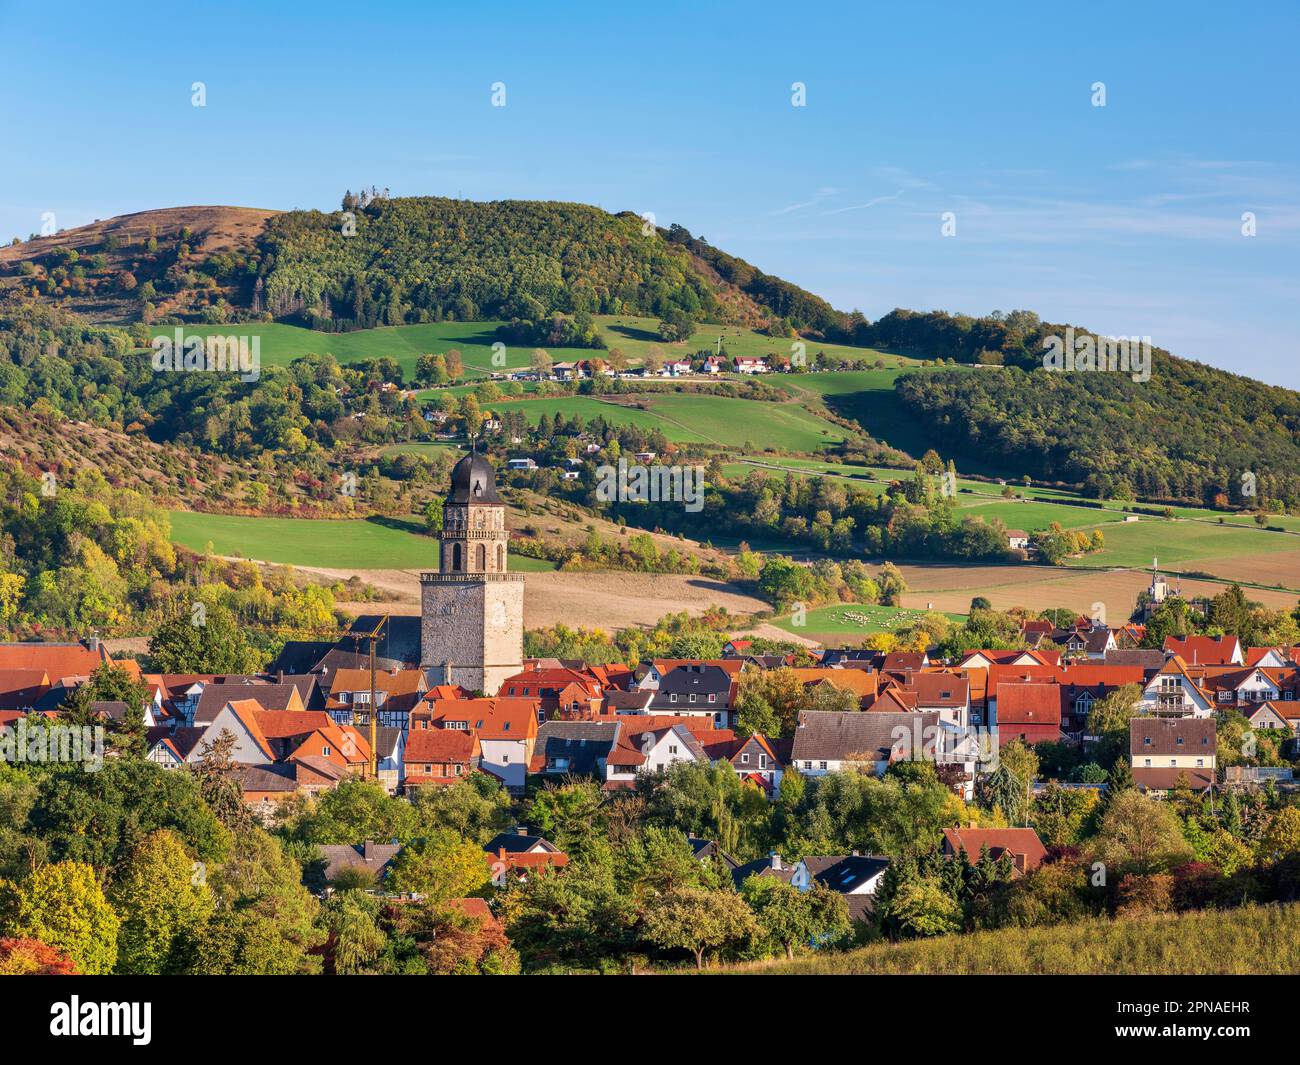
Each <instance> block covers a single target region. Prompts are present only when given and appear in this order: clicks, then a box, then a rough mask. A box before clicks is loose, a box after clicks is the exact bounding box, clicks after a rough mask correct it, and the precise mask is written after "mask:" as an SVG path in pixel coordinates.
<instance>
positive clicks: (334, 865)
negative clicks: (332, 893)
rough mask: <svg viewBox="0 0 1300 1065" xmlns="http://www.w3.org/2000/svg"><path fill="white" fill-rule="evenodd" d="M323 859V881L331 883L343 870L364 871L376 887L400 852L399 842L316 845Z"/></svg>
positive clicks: (369, 841) (368, 841) (381, 881)
mask: <svg viewBox="0 0 1300 1065" xmlns="http://www.w3.org/2000/svg"><path fill="white" fill-rule="evenodd" d="M317 850H319V851H320V853H321V857H322V858H324V859H325V868H324V871H323V875H324V879H325V882H326V883H327V884H328V883H333V882H334V881H335V880H336V879H337V878H338V876H339V874H341V873H342V872H344V871H345V870H348V871H350V870H353V869H357V870H361V871H363V872H365V873H366V874H367V875H368V876H369V877H370V878H371V881H372V882H373V883H374V885H375V886H376V887H378V886H379V885H380V884H382V883H383V882H384V878H385V877H387V876H388V871H389V869H391V868H392V866H393V861H394V859H395V858H396V857H397V856H398V855H399V854H400V853H401V852H402V845H401V844H400V843H375V842H373V841H372V840H366V841H365V842H364V843H344V844H341V845H334V844H324V845H321V846H318V847H317Z"/></svg>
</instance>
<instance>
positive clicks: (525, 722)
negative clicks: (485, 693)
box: [416, 697, 541, 740]
mask: <svg viewBox="0 0 1300 1065" xmlns="http://www.w3.org/2000/svg"><path fill="white" fill-rule="evenodd" d="M540 705H541V700H539V699H512V698H509V697H506V698H500V697H497V698H489V699H438V700H435V701H434V702H433V704H432V705H431V706H430V707H429V709H428V710H423V711H420V712H419V713H418V714H417V715H416V716H417V718H425V717H427V718H428V720H430V721H436V722H445V721H464V722H466V723H467V724H468V726H469V730H470V731H471V732H474V733H475V734H476V735H477V736H478V738H479V739H480V740H526V739H529V738H530V737H533V736H536V735H537V710H538V707H539V706H540ZM416 731H417V732H418V731H420V730H419V729H417V730H416Z"/></svg>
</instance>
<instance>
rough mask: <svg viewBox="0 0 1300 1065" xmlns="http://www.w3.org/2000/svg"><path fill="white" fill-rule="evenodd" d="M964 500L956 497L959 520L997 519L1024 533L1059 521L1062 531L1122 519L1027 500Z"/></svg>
mask: <svg viewBox="0 0 1300 1065" xmlns="http://www.w3.org/2000/svg"><path fill="white" fill-rule="evenodd" d="M967 500H970V497H969V496H958V497H957V513H958V514H959V515H960V516H961V517H963V518H983V519H984V520H985V521H993V520H994V519H995V518H996V519H998V520H999V521H1001V522H1002V524H1003V525H1005V526H1006V527H1007V528H1008V529H1024V530H1025V531H1026V532H1039V531H1040V530H1042V529H1046V528H1047V527H1048V526H1050V525H1051V524H1052V522H1058V523H1059V524H1060V525H1061V527H1062V528H1064V529H1091V528H1093V527H1094V526H1097V525H1108V524H1110V523H1113V522H1117V521H1122V520H1123V515H1122V514H1117V513H1116V512H1115V511H1113V510H1098V509H1096V508H1095V507H1067V506H1059V505H1057V504H1054V503H1034V502H1028V501H1026V502H1023V503H1021V502H1015V501H1012V500H1005V499H993V500H983V499H976V500H970V501H969V502H968V501H967Z"/></svg>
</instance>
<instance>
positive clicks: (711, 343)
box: [596, 315, 915, 366]
mask: <svg viewBox="0 0 1300 1065" xmlns="http://www.w3.org/2000/svg"><path fill="white" fill-rule="evenodd" d="M596 328H597V330H598V331H599V333H600V335H601V337H602V338H603V339H604V341H605V344H606V346H607V347H610V348H620V349H622V351H623V353H624V354H626V355H627V357H628V359H630V360H631V361H632V362H634V363H637V362H640V361H641V360H642V359H644V358H645V356H646V354H647V352H649V351H650V349H651V348H658V349H659V351H660V352H662V353H663V354H664V355H665V356H674V357H680V356H682V355H694V354H695V353H696V352H697V351H706V350H707V351H716V350H717V345H718V338H719V337H721V338H722V347H723V349H724V351H725V352H726V353H727V355H728V357H730V358H735V357H736V356H737V355H748V356H759V355H786V356H789V355H793V354H796V353H797V352H796V349H794V348H792V345H793V344H794V343H795V342H796V341H795V339H794V338H788V339H779V338H776V337H770V336H765V335H763V334H762V333H756V332H755V331H754V330H752V329H746V328H745V327H744V326H739V325H713V324H705V325H701V326H700V327H699V328H698V329H696V331H695V333H694V334H693V335H692V336H691V339H690V340H685V341H681V342H679V343H675V344H666V343H664V341H662V340H660V339H659V334H658V329H659V320H658V319H657V318H638V317H634V316H631V315H598V316H597V317H596ZM802 343H803V345H804V350H803V355H804V357H805V359H806V360H807V362H808V363H809V364H811V363H812V362H813V360H814V359H815V358H816V357H817V354H818V352H823V351H824V352H825V353H826V354H827V356H829V357H830V358H833V359H836V360H843V361H847V362H856V361H859V360H864V359H865V360H866V361H868V362H873V363H874V362H875V361H876V360H877V359H880V360H882V361H883V362H884V363H885V364H886V365H890V366H902V365H908V364H911V363H913V362H914V361H915V360H913V359H908V358H905V357H903V356H900V355H890V354H889V353H888V352H884V351H877V350H876V349H875V348H855V347H850V346H848V345H847V344H826V343H822V342H821V341H815V340H804V341H802Z"/></svg>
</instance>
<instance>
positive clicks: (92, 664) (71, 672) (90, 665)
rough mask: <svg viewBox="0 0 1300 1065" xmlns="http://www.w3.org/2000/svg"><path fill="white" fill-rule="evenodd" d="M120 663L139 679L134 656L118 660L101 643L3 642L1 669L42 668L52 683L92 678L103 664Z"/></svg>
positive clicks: (0, 648) (1, 644)
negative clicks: (69, 679)
mask: <svg viewBox="0 0 1300 1065" xmlns="http://www.w3.org/2000/svg"><path fill="white" fill-rule="evenodd" d="M105 664H108V665H116V666H118V667H120V668H122V669H125V670H126V671H127V672H128V673H131V674H132V676H133V677H135V678H136V679H138V678H139V676H140V667H139V665H138V664H137V663H136V662H135V661H134V660H133V659H124V660H123V661H121V662H114V661H113V659H112V658H111V657H109V654H108V651H107V650H106V649H105V648H104V645H103V644H102V643H101V644H99V645H98V647H96V648H93V649H92V648H90V647H87V646H86V645H85V644H83V643H37V642H31V643H0V669H27V670H38V669H39V670H41V671H42V672H43V673H47V674H48V675H49V678H50V681H51V683H53V682H54V681H57V680H59V679H61V678H65V677H88V676H90V674H92V673H93V672H95V670H96V669H98V668H99V667H100V666H101V665H105Z"/></svg>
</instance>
